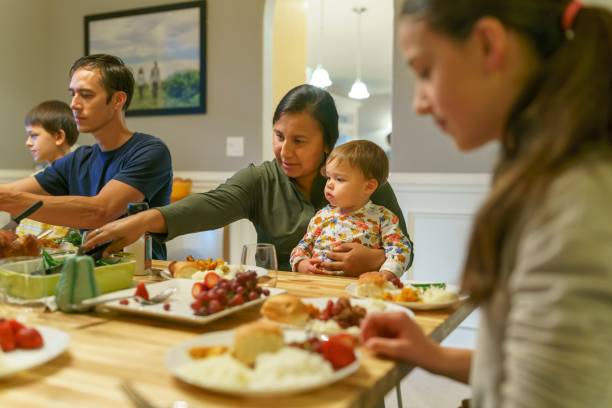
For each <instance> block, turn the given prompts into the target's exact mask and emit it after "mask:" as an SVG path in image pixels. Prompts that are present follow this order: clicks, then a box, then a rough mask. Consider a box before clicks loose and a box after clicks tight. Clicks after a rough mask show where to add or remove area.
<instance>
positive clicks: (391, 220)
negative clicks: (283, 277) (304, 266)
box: [290, 201, 412, 276]
mask: <svg viewBox="0 0 612 408" xmlns="http://www.w3.org/2000/svg"><path fill="white" fill-rule="evenodd" d="M349 242H356V243H359V244H362V245H364V246H366V247H368V248H373V249H384V250H385V255H386V257H387V260H386V261H385V263H383V265H382V266H381V267H380V270H386V271H390V272H393V273H394V274H396V275H397V276H401V275H402V274H403V273H404V271H405V270H406V269H407V268H408V266H409V262H410V258H411V256H410V255H411V252H412V243H411V242H410V240H409V239H408V238H407V237H406V236H405V235H404V233H403V232H402V230H401V229H400V227H399V218H398V217H397V216H396V215H395V214H393V213H392V212H391V211H389V210H388V209H386V208H385V207H383V206H380V205H376V204H373V203H372V202H371V201H368V203H367V204H366V205H364V206H363V207H362V208H361V209H359V210H356V211H353V212H350V213H345V214H343V213H342V212H341V211H340V209H338V208H336V207H332V206H330V205H328V206H326V207H324V208H322V209H321V210H319V212H317V214H316V215H315V216H314V217H312V219H311V220H310V223H309V224H308V230H307V231H306V235H304V238H302V240H301V241H300V243H299V244H298V245H297V246H296V247H295V248H294V249H293V251H291V258H290V262H291V267H292V268H293V270H294V271H295V270H297V265H298V263H299V262H300V261H302V260H304V259H310V258H313V257H318V258H321V259H322V260H323V261H325V260H327V257H326V254H327V252H328V251H331V250H332V248H333V247H334V246H336V245H338V244H342V243H349Z"/></svg>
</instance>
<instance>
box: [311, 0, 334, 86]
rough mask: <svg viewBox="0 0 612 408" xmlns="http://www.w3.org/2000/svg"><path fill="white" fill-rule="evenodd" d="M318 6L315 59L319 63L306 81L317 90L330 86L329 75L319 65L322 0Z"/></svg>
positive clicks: (321, 42)
mask: <svg viewBox="0 0 612 408" xmlns="http://www.w3.org/2000/svg"><path fill="white" fill-rule="evenodd" d="M319 6H320V11H321V15H320V19H319V47H318V50H317V59H318V61H319V63H318V64H317V67H316V68H315V70H314V71H313V73H312V75H311V76H310V81H308V83H309V84H310V85H314V86H317V87H319V88H327V87H328V86H330V85H331V84H332V81H331V79H330V78H329V73H328V72H327V70H326V69H325V68H323V65H322V64H321V62H322V60H323V58H322V51H321V50H322V48H323V0H321V1H320V4H319Z"/></svg>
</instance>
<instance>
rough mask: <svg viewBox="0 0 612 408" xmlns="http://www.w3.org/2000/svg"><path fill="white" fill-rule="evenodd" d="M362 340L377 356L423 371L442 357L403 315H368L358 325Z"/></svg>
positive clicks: (431, 343)
mask: <svg viewBox="0 0 612 408" xmlns="http://www.w3.org/2000/svg"><path fill="white" fill-rule="evenodd" d="M361 340H362V342H363V344H364V345H365V347H366V348H368V349H370V350H371V351H373V352H374V353H376V354H379V355H381V356H384V357H389V358H392V359H394V360H401V361H404V362H406V363H409V364H414V365H417V366H419V367H423V368H425V369H429V368H431V367H432V361H435V360H436V359H437V358H439V355H440V354H441V347H440V346H439V345H437V344H436V343H434V342H433V341H432V340H431V339H430V338H429V337H427V336H426V335H425V333H423V330H421V328H420V327H419V326H418V325H417V324H416V323H415V322H414V321H413V320H412V319H411V318H410V317H409V316H408V315H407V314H406V313H403V312H393V313H369V314H368V315H367V316H366V318H365V319H364V320H363V322H362V323H361Z"/></svg>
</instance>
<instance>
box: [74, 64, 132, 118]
mask: <svg viewBox="0 0 612 408" xmlns="http://www.w3.org/2000/svg"><path fill="white" fill-rule="evenodd" d="M81 68H83V69H87V70H94V69H98V70H99V71H100V76H101V78H102V79H101V83H102V86H103V87H104V89H105V90H106V93H107V94H108V97H107V100H106V102H107V103H108V102H110V100H111V97H112V96H113V94H114V93H115V92H117V91H122V92H125V93H126V95H127V99H126V101H125V105H123V110H124V111H125V110H127V108H128V107H129V106H130V102H132V96H133V95H134V75H133V74H132V71H131V70H130V69H129V68H128V67H127V66H126V65H125V63H124V62H123V60H122V59H121V58H119V57H115V56H114V55H109V54H93V55H87V56H85V57H81V58H79V59H78V60H76V61H75V62H74V64H72V67H71V68H70V77H71V78H72V75H73V74H74V72H75V71H76V70H78V69H81Z"/></svg>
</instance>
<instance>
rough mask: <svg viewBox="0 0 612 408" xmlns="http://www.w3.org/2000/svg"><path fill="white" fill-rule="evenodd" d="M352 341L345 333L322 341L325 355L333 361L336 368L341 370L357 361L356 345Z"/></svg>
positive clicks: (332, 363) (328, 359)
mask: <svg viewBox="0 0 612 408" xmlns="http://www.w3.org/2000/svg"><path fill="white" fill-rule="evenodd" d="M349 336H350V335H349ZM350 342H351V343H349V340H348V339H347V338H346V337H345V336H344V334H337V335H334V336H331V337H330V338H329V340H327V341H324V342H322V343H321V351H322V352H323V357H324V358H325V359H326V360H327V361H329V362H330V363H331V365H332V367H334V370H339V369H341V368H343V367H346V366H347V365H349V364H351V363H352V362H353V361H355V359H356V357H355V352H354V347H353V346H352V345H351V344H352V342H353V340H350Z"/></svg>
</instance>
